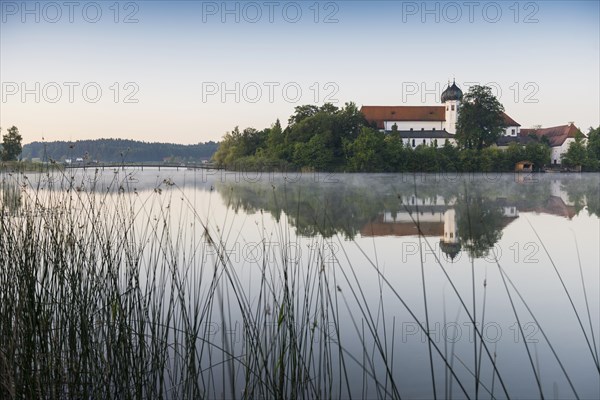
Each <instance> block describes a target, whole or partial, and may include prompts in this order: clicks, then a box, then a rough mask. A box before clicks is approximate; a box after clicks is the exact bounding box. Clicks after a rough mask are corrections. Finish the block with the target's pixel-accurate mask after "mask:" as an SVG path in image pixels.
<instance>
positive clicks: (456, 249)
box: [440, 240, 461, 261]
mask: <svg viewBox="0 0 600 400" xmlns="http://www.w3.org/2000/svg"><path fill="white" fill-rule="evenodd" d="M440 250H442V252H443V253H444V254H445V255H446V256H447V257H448V258H449V259H450V261H454V259H455V258H456V256H457V255H458V253H460V250H461V245H460V243H447V242H444V241H443V240H440Z"/></svg>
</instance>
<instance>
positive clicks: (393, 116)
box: [360, 82, 578, 164]
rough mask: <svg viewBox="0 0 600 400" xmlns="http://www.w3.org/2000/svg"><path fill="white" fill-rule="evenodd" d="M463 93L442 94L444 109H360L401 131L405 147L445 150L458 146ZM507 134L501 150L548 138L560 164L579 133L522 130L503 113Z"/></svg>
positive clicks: (451, 88) (564, 128)
mask: <svg viewBox="0 0 600 400" xmlns="http://www.w3.org/2000/svg"><path fill="white" fill-rule="evenodd" d="M462 97H463V92H462V90H460V88H459V87H458V86H457V85H456V82H453V83H452V85H450V84H448V87H447V88H446V89H445V90H444V91H443V92H442V95H441V97H440V101H441V103H442V104H443V105H441V106H362V108H361V109H360V110H361V112H362V113H363V114H364V116H365V118H366V119H367V121H368V122H369V123H371V124H373V125H374V126H375V127H377V129H379V130H380V131H382V132H392V131H397V132H398V134H399V135H400V137H401V138H402V143H403V144H404V145H405V146H410V147H417V146H419V145H425V146H434V147H442V146H443V145H444V143H445V141H446V139H447V140H448V141H449V142H450V143H451V144H456V140H455V137H454V135H455V134H456V122H457V120H458V113H459V111H460V102H461V101H462ZM502 117H503V118H504V132H503V134H502V136H501V137H500V139H499V140H498V143H497V145H498V147H500V148H507V147H508V145H509V144H510V143H512V142H516V143H519V144H522V145H525V144H527V142H529V141H533V140H536V139H534V138H533V137H532V136H531V134H533V135H535V136H537V137H538V138H541V137H546V138H548V141H549V144H550V146H551V148H552V154H551V160H552V161H551V162H552V163H553V164H560V157H561V155H562V154H563V153H564V152H566V151H567V149H568V148H569V144H571V142H573V141H574V140H575V134H576V132H577V131H578V129H577V127H576V126H575V125H573V124H572V123H571V124H568V125H561V126H554V127H551V128H540V129H521V125H520V124H519V123H518V122H517V121H515V120H514V119H512V118H511V117H510V116H508V115H507V114H506V113H503V115H502Z"/></svg>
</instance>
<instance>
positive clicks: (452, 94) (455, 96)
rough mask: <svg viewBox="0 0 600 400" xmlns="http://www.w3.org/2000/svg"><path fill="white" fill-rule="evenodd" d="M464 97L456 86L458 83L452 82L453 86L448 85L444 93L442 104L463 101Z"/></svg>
mask: <svg viewBox="0 0 600 400" xmlns="http://www.w3.org/2000/svg"><path fill="white" fill-rule="evenodd" d="M462 97H463V92H462V90H460V88H459V87H458V86H456V82H452V86H450V85H448V87H447V88H446V90H444V91H443V92H442V103H445V102H447V101H450V100H458V101H461V100H462Z"/></svg>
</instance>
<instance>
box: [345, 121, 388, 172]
mask: <svg viewBox="0 0 600 400" xmlns="http://www.w3.org/2000/svg"><path fill="white" fill-rule="evenodd" d="M384 151H385V134H383V133H382V132H379V131H378V130H375V129H372V128H366V127H365V128H362V131H361V133H360V134H359V135H358V138H356V140H354V141H353V142H350V144H349V145H348V146H347V153H348V154H349V158H348V167H349V168H350V170H351V171H360V172H380V171H383V169H384V165H385V163H386V160H385V159H384V157H383V154H384Z"/></svg>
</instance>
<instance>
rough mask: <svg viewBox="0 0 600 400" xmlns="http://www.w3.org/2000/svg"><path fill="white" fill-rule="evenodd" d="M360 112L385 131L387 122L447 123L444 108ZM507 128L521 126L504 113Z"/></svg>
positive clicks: (368, 108) (376, 108) (371, 108)
mask: <svg viewBox="0 0 600 400" xmlns="http://www.w3.org/2000/svg"><path fill="white" fill-rule="evenodd" d="M360 111H361V112H362V113H363V115H364V116H365V118H366V119H367V121H369V122H371V123H372V122H374V123H375V124H376V125H377V128H378V129H383V128H384V126H383V123H384V122H385V121H434V122H438V121H445V120H446V108H445V107H444V106H362V107H361V109H360ZM502 118H503V119H504V124H505V125H506V126H521V125H520V124H519V123H518V122H516V121H515V120H514V119H512V118H511V117H509V116H508V115H506V114H505V113H502Z"/></svg>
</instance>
